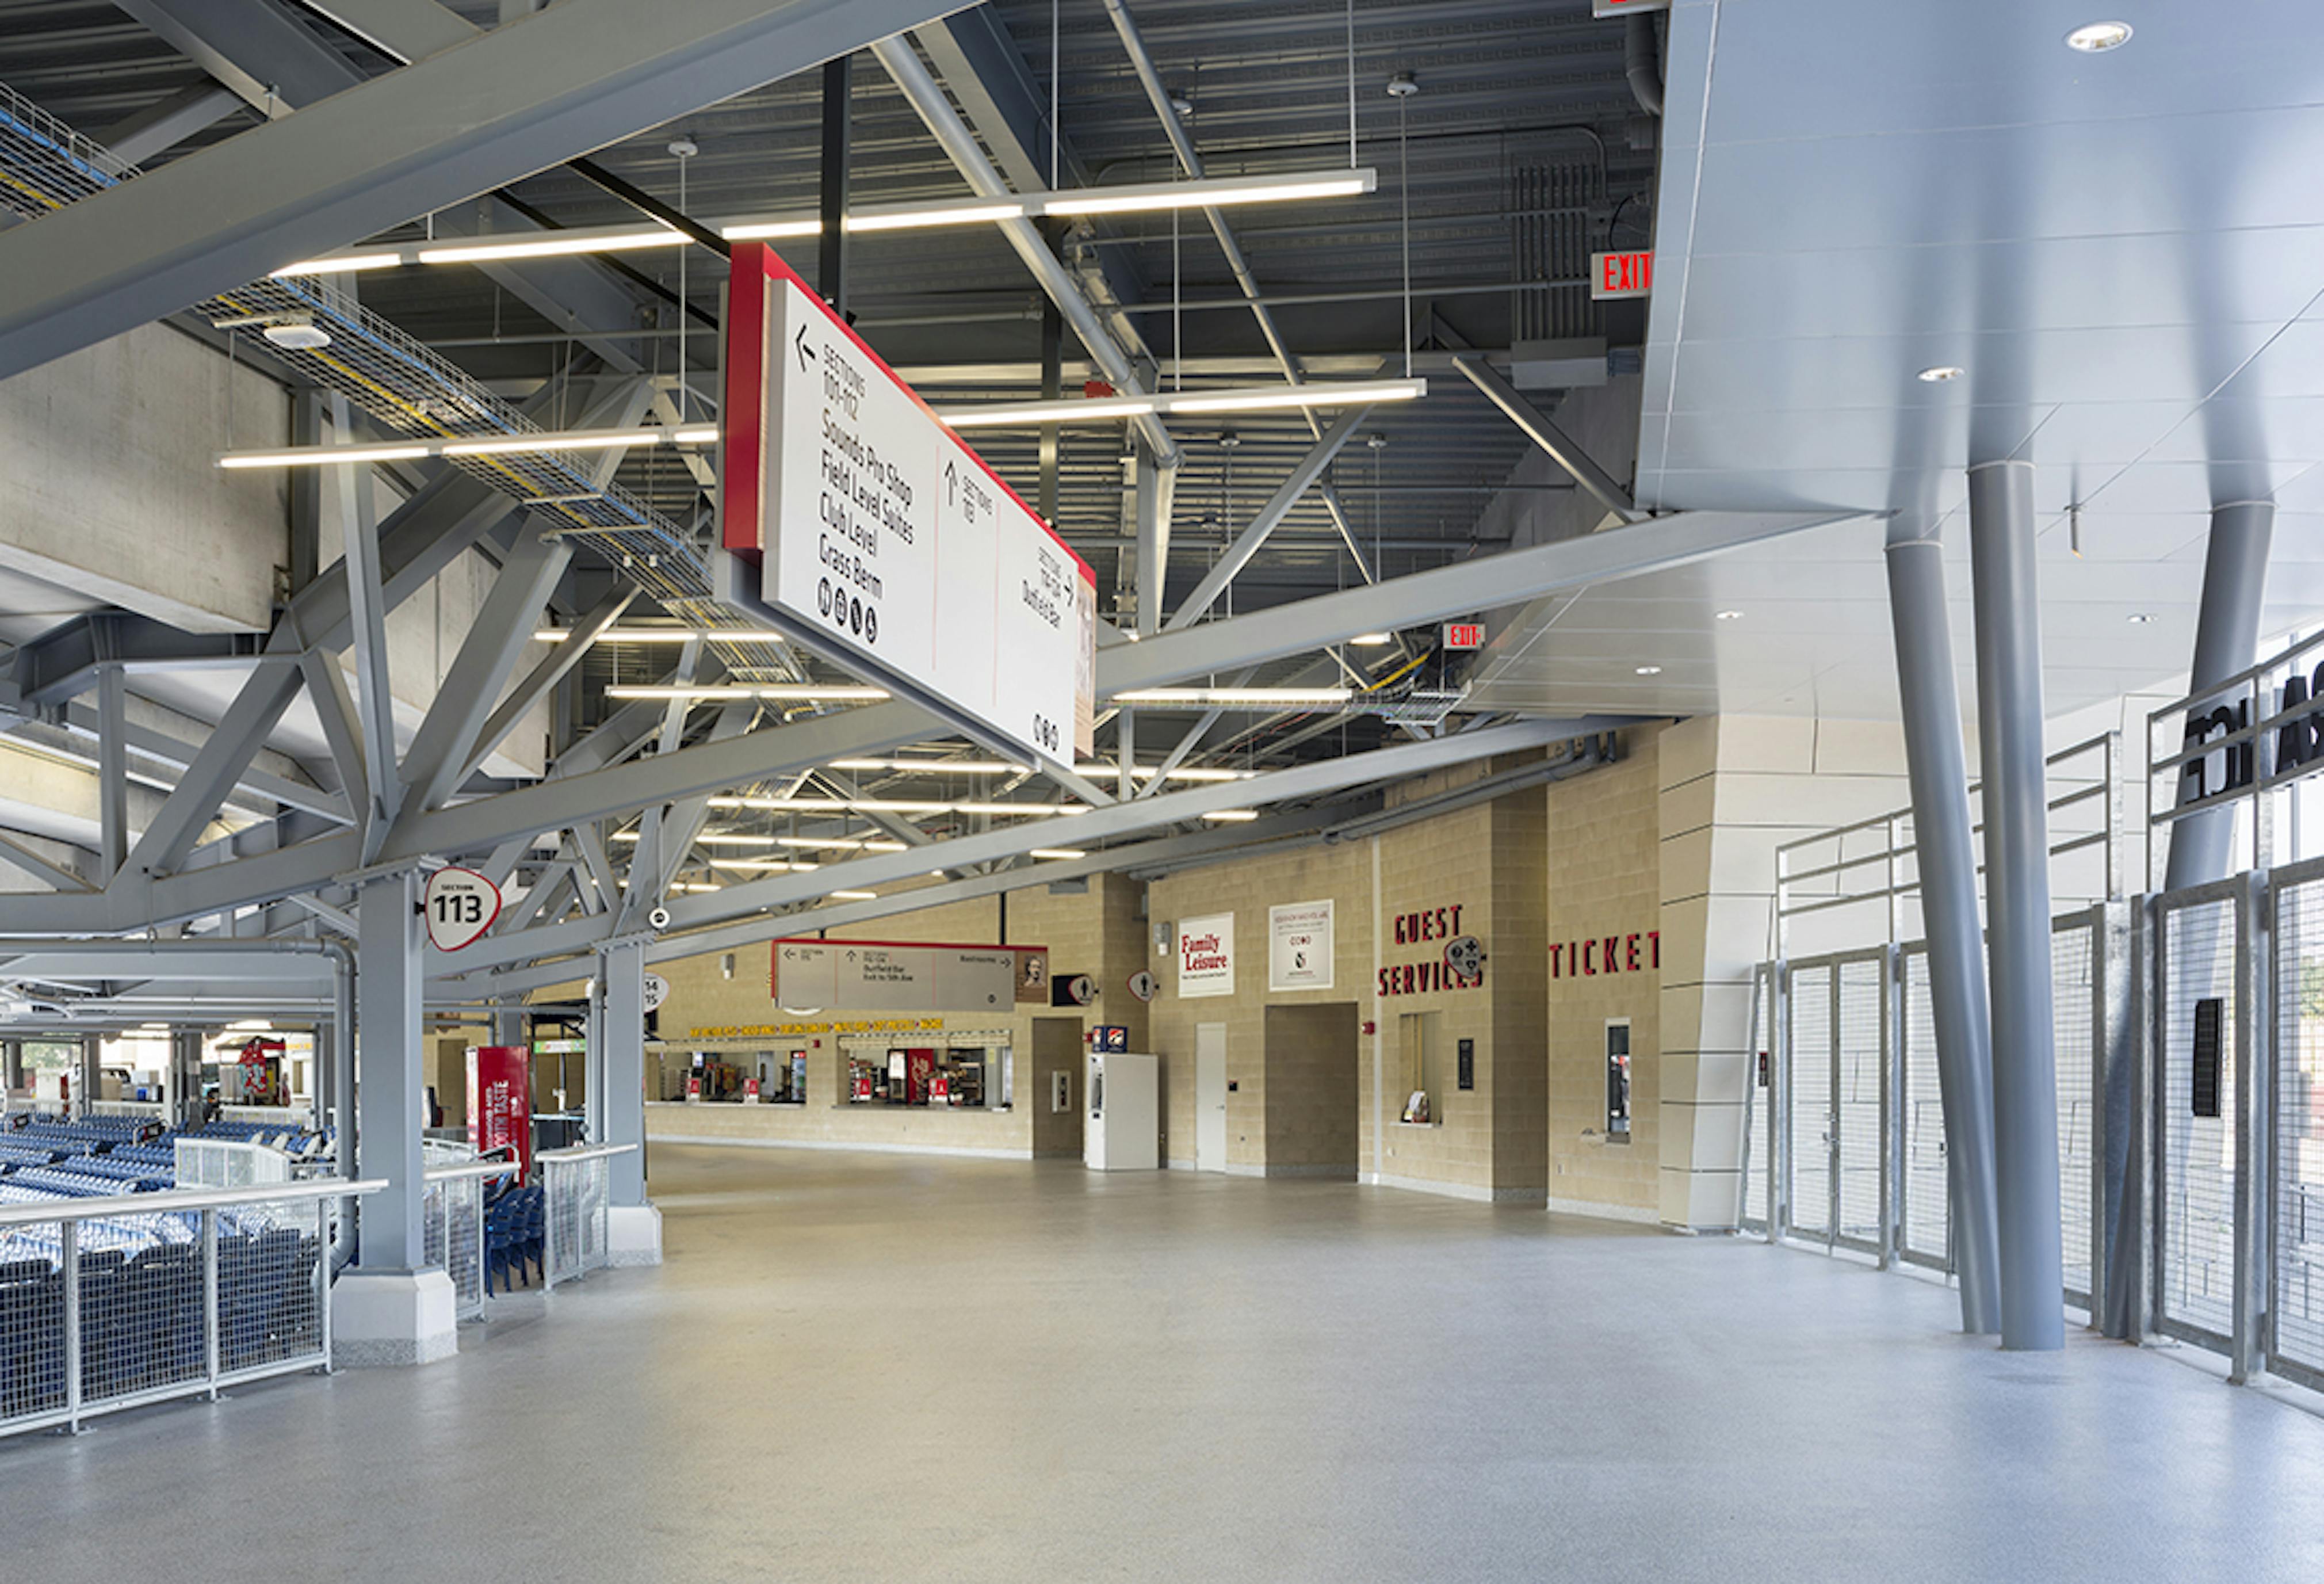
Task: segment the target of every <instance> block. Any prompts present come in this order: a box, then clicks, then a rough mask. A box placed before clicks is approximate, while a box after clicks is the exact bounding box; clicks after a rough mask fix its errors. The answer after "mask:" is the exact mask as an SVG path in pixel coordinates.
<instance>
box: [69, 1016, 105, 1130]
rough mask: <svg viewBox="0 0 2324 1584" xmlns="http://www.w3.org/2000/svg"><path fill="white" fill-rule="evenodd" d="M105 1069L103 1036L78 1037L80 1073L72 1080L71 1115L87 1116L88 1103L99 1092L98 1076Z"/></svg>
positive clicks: (86, 1035)
mask: <svg viewBox="0 0 2324 1584" xmlns="http://www.w3.org/2000/svg"><path fill="white" fill-rule="evenodd" d="M104 1067H105V1036H104V1035H102V1034H83V1035H82V1036H81V1037H80V1071H79V1072H78V1073H76V1074H75V1075H74V1078H73V1090H72V1107H71V1114H72V1115H73V1116H88V1107H89V1103H90V1102H91V1101H93V1100H95V1099H96V1098H97V1094H98V1090H99V1080H100V1076H101V1074H102V1073H103V1070H104Z"/></svg>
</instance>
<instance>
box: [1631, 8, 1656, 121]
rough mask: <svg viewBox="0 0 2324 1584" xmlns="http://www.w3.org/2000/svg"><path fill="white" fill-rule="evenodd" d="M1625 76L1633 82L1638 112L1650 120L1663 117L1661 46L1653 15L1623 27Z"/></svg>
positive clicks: (1638, 16)
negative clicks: (1642, 111) (1657, 37)
mask: <svg viewBox="0 0 2324 1584" xmlns="http://www.w3.org/2000/svg"><path fill="white" fill-rule="evenodd" d="M1623 26H1624V28H1625V29H1626V30H1627V31H1626V32H1624V33H1623V35H1622V75H1624V76H1625V77H1627V78H1628V79H1630V92H1631V93H1632V94H1634V95H1636V96H1637V101H1638V108H1639V109H1641V110H1644V111H1645V112H1646V114H1647V115H1649V116H1659V115H1661V114H1662V113H1663V60H1662V55H1663V52H1662V44H1661V42H1660V41H1659V40H1657V39H1656V38H1655V18H1654V14H1653V13H1652V12H1641V13H1638V14H1636V15H1633V16H1630V17H1628V18H1626V19H1625V20H1624V23H1623Z"/></svg>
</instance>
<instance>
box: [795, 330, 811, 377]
mask: <svg viewBox="0 0 2324 1584" xmlns="http://www.w3.org/2000/svg"><path fill="white" fill-rule="evenodd" d="M791 345H792V346H794V347H798V359H799V366H800V367H801V368H805V367H806V366H807V365H808V364H810V363H813V362H814V361H815V348H814V347H810V346H808V345H807V327H806V326H805V325H801V326H799V331H798V335H797V336H795V337H793V338H792V339H791Z"/></svg>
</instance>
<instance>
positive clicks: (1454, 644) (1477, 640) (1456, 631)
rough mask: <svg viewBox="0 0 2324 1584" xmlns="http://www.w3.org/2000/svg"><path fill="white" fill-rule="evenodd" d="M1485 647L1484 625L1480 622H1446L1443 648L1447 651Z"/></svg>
mask: <svg viewBox="0 0 2324 1584" xmlns="http://www.w3.org/2000/svg"><path fill="white" fill-rule="evenodd" d="M1484 646H1485V625H1484V623H1482V622H1446V623H1445V624H1444V647H1445V648H1447V649H1482V648H1483V647H1484Z"/></svg>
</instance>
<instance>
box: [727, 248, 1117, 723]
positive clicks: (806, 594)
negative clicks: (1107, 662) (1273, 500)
mask: <svg viewBox="0 0 2324 1584" xmlns="http://www.w3.org/2000/svg"><path fill="white" fill-rule="evenodd" d="M729 301H730V304H731V307H730V310H729V312H728V314H727V320H726V325H727V329H726V405H725V423H724V430H725V451H724V463H723V470H724V478H723V480H722V483H723V486H724V488H723V492H722V507H723V512H724V517H723V522H722V525H721V541H722V542H723V544H724V547H725V549H726V550H727V551H730V552H732V553H733V554H736V555H739V556H742V557H744V558H747V559H751V560H757V561H758V562H759V586H758V591H757V597H758V599H759V600H760V601H761V602H762V604H763V607H764V610H765V613H766V615H767V616H768V619H770V621H772V622H773V623H774V624H775V625H778V626H780V627H782V628H783V629H784V630H785V631H787V632H788V633H789V634H790V635H792V636H794V637H795V638H797V639H798V641H799V642H800V643H801V644H803V645H804V646H805V647H807V648H808V649H811V650H813V651H815V652H816V653H820V654H823V655H825V657H827V658H829V659H831V660H832V661H833V662H835V663H837V664H839V665H842V666H844V667H846V668H847V669H848V670H850V671H852V672H857V673H859V674H861V675H863V676H865V677H867V678H868V679H870V680H872V681H877V682H879V683H880V684H881V685H882V686H886V687H889V688H890V689H891V690H894V691H895V692H897V693H898V694H899V695H900V696H902V697H905V698H908V699H912V700H913V701H915V702H917V703H919V704H921V705H923V706H925V707H927V708H928V709H932V710H933V711H934V712H936V714H938V715H940V716H942V717H945V718H947V719H948V720H950V721H951V722H953V724H954V725H956V726H958V727H960V728H961V729H962V730H963V731H964V732H965V733H966V734H967V735H969V736H971V737H973V738H976V739H979V740H984V741H988V742H989V743H990V745H991V746H994V747H996V748H1001V747H1013V748H1019V749H1023V750H1025V751H1028V752H1031V753H1035V754H1039V755H1043V756H1045V757H1047V758H1049V759H1053V760H1056V761H1059V762H1062V763H1071V762H1072V761H1073V759H1074V757H1075V756H1076V755H1087V754H1089V753H1091V752H1092V751H1093V743H1092V740H1091V736H1092V731H1093V722H1094V718H1095V704H1096V699H1095V690H1096V635H1097V579H1096V576H1095V574H1094V573H1093V572H1092V571H1091V570H1090V568H1089V566H1088V564H1087V563H1086V562H1084V560H1082V559H1081V557H1079V556H1078V555H1076V554H1074V551H1073V550H1072V549H1071V548H1070V547H1068V546H1067V545H1066V544H1065V541H1063V540H1062V539H1060V538H1058V537H1057V535H1056V533H1054V532H1052V531H1051V530H1050V528H1049V527H1048V525H1047V524H1046V523H1043V522H1042V521H1041V519H1040V518H1039V517H1038V516H1037V515H1036V514H1034V512H1033V511H1032V509H1031V508H1030V507H1028V506H1027V505H1025V503H1024V502H1023V501H1021V500H1019V498H1018V497H1017V496H1016V493H1015V492H1014V491H1012V490H1011V489H1010V487H1009V486H1007V485H1006V484H1004V483H1002V482H1001V477H1000V476H999V475H998V474H996V473H994V472H993V471H992V469H991V468H989V467H987V466H986V465H985V463H984V460H983V459H982V458H981V457H979V456H978V455H977V454H976V453H975V452H974V451H973V450H972V449H969V447H968V446H967V445H965V444H964V443H963V441H962V440H961V439H960V437H959V436H957V435H955V434H954V433H953V432H952V431H951V430H950V429H948V428H946V427H945V423H944V422H943V421H942V420H940V419H939V418H937V417H936V414H935V413H934V412H930V411H929V410H928V407H927V403H924V402H922V401H921V400H920V398H919V397H918V394H915V393H914V392H913V391H912V389H911V387H910V386H908V385H907V384H904V383H903V381H901V380H899V379H898V378H897V377H896V375H895V373H894V371H892V370H891V369H890V368H889V367H888V366H887V365H886V364H885V363H884V362H882V361H881V359H880V357H879V355H878V354H877V353H875V352H873V351H872V350H871V348H870V347H867V346H865V345H864V344H863V342H862V339H861V338H858V337H857V336H856V334H855V332H854V331H853V330H852V329H849V328H848V327H847V325H846V324H845V323H844V321H842V320H840V319H839V318H838V317H837V316H836V315H835V314H834V313H833V312H832V311H831V310H830V309H829V308H828V307H826V306H825V304H824V302H823V301H821V300H820V299H819V298H817V297H816V295H815V294H814V293H813V292H809V291H808V290H807V286H806V284H805V283H803V282H802V281H800V280H799V278H798V276H797V275H796V274H794V273H792V272H791V271H790V269H789V267H788V266H787V265H786V264H784V263H783V262H782V260H781V259H780V258H779V257H778V256H777V255H775V252H774V250H773V249H772V248H770V247H768V246H766V245H764V244H756V243H754V244H747V245H742V246H738V247H736V248H735V249H734V258H733V275H732V289H731V293H730V299H729ZM996 738H997V739H999V740H998V741H993V740H992V739H996Z"/></svg>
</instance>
